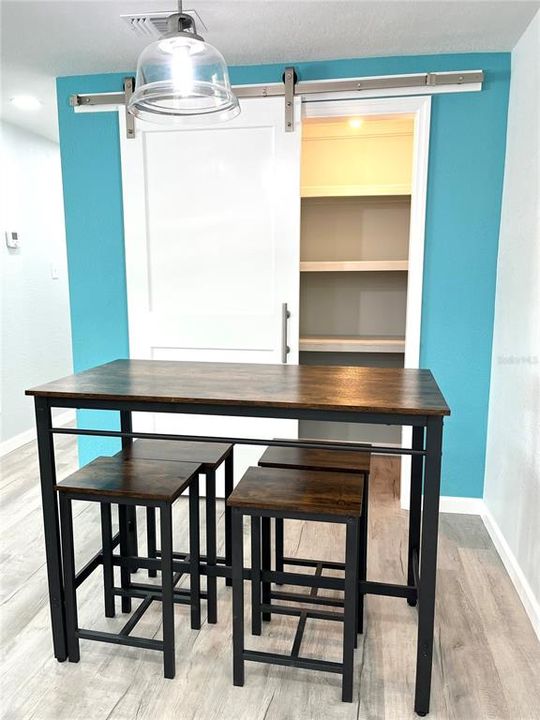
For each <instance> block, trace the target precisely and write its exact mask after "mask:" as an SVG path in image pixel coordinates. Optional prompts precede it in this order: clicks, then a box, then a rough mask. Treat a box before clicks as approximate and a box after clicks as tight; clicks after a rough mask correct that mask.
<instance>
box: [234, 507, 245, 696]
mask: <svg viewBox="0 0 540 720" xmlns="http://www.w3.org/2000/svg"><path fill="white" fill-rule="evenodd" d="M231 526H232V527H231V548H232V595H233V597H232V606H233V684H234V685H237V686H238V687H242V686H243V685H244V579H243V571H244V533H243V521H242V512H241V510H240V509H238V508H233V511H232V517H231Z"/></svg>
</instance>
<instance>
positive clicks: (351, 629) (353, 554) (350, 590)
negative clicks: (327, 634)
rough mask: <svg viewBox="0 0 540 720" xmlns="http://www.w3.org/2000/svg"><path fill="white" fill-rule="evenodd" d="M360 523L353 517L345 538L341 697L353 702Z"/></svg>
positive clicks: (345, 700)
mask: <svg viewBox="0 0 540 720" xmlns="http://www.w3.org/2000/svg"><path fill="white" fill-rule="evenodd" d="M358 525H359V523H358V520H357V519H354V518H351V519H350V520H348V521H347V524H346V532H347V536H346V540H345V598H344V617H343V620H344V622H343V684H342V690H341V699H342V700H343V702H352V696H353V678H354V643H355V639H356V619H357V609H356V606H357V602H356V601H357V598H358V543H359V537H358V536H359V527H358Z"/></svg>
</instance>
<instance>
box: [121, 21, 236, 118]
mask: <svg viewBox="0 0 540 720" xmlns="http://www.w3.org/2000/svg"><path fill="white" fill-rule="evenodd" d="M171 20H172V23H171V25H172V26H173V27H174V25H175V24H176V25H177V27H178V26H179V27H180V30H173V31H172V32H169V33H167V35H164V36H163V37H162V38H160V39H159V40H156V41H155V42H153V43H151V44H150V45H148V47H146V48H145V49H144V50H143V51H142V53H141V55H140V56H139V61H138V63H137V78H136V81H135V92H134V93H133V95H132V96H131V98H130V100H129V103H128V109H129V111H130V112H131V113H132V114H133V115H135V116H136V117H138V118H140V119H141V120H148V121H150V122H158V123H164V124H175V123H176V124H181V125H185V124H186V123H193V124H207V123H212V122H216V123H218V122H223V121H225V120H231V119H232V118H234V117H236V115H238V114H239V112H240V105H239V104H238V100H237V98H236V96H235V95H234V93H233V92H232V89H231V84H230V81H229V73H228V71H227V66H226V64H225V60H224V59H223V56H222V55H221V53H220V52H219V51H218V50H216V48H214V47H213V46H212V45H209V44H208V43H206V42H204V40H203V39H202V38H201V37H200V36H199V35H197V34H196V33H195V32H194V30H195V26H194V24H193V21H192V18H190V17H189V16H186V15H179V14H176V15H173V16H172V18H171ZM188 27H192V28H193V31H191V30H188V29H187V28H188Z"/></svg>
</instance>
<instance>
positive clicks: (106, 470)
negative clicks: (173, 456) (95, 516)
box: [56, 455, 201, 502]
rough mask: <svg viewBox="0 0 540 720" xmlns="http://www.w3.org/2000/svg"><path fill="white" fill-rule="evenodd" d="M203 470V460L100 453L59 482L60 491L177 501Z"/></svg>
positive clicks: (133, 498)
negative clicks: (142, 457)
mask: <svg viewBox="0 0 540 720" xmlns="http://www.w3.org/2000/svg"><path fill="white" fill-rule="evenodd" d="M200 472H201V465H200V463H188V462H172V461H171V462H168V461H161V462H159V463H158V462H154V461H152V460H139V459H136V460H135V459H133V460H125V459H123V458H121V457H118V456H117V455H115V456H114V457H99V458H96V459H95V460H93V461H92V462H91V463H89V464H88V465H85V466H84V467H82V468H80V469H79V470H77V471H76V472H74V473H73V474H72V475H70V476H69V477H67V478H66V479H65V480H62V481H61V482H59V483H58V484H57V485H56V489H57V490H58V491H59V492H65V493H70V494H73V495H75V494H76V495H89V496H90V495H99V496H105V497H110V498H116V499H119V500H121V499H122V498H130V499H132V500H143V501H144V500H152V501H160V502H161V501H162V502H173V501H174V500H176V498H177V497H179V496H180V495H181V494H182V493H183V492H184V490H185V489H186V488H187V487H188V486H189V484H190V482H191V480H192V479H193V477H194V476H198V474H199V473H200Z"/></svg>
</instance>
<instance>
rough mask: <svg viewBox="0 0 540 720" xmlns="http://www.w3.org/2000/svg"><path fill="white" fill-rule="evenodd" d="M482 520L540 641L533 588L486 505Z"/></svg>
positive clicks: (539, 612)
mask: <svg viewBox="0 0 540 720" xmlns="http://www.w3.org/2000/svg"><path fill="white" fill-rule="evenodd" d="M482 520H483V521H484V525H485V527H486V530H487V531H488V533H489V536H490V538H491V539H492V541H493V544H494V545H495V549H496V550H497V552H498V554H499V557H500V558H501V560H502V563H503V565H504V567H505V568H506V572H507V573H508V575H509V576H510V580H511V581H512V583H513V585H514V587H515V588H516V592H517V594H518V595H519V599H520V600H521V602H522V604H523V607H524V608H525V612H526V613H527V615H528V616H529V620H530V621H531V624H532V626H533V630H534V632H535V633H536V635H537V637H538V639H539V640H540V603H539V602H538V600H537V599H536V598H535V596H534V593H533V591H532V588H531V586H530V585H529V582H528V580H527V578H526V577H525V575H524V573H523V570H522V569H521V567H520V566H519V563H518V561H517V559H516V556H515V555H514V553H513V552H512V549H511V548H510V546H509V545H508V543H507V541H506V538H505V537H504V535H503V534H502V531H501V529H500V527H499V525H498V523H497V521H496V520H495V518H494V517H493V515H492V514H491V512H490V511H489V509H488V508H487V506H486V505H485V503H484V509H483V512H482Z"/></svg>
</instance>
